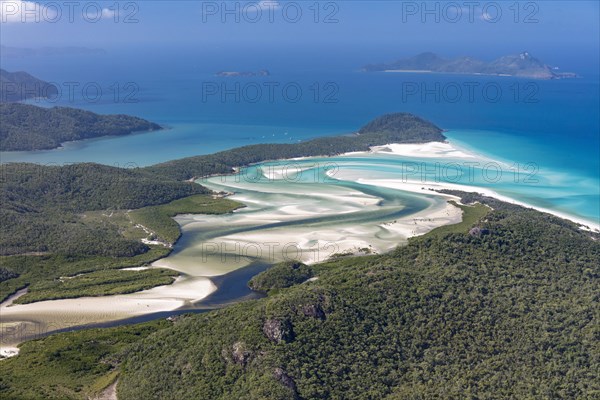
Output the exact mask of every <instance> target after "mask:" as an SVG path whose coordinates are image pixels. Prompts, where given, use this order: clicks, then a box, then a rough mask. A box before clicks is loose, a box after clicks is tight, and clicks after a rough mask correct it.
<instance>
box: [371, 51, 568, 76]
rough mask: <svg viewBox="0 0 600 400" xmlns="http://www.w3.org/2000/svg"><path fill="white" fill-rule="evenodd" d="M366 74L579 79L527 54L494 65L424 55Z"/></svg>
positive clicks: (378, 68) (380, 66) (468, 59)
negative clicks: (397, 73)
mask: <svg viewBox="0 0 600 400" xmlns="http://www.w3.org/2000/svg"><path fill="white" fill-rule="evenodd" d="M363 71H365V72H376V71H383V72H429V73H440V74H464V75H495V76H514V77H518V78H530V79H564V78H577V77H578V76H577V74H574V73H571V72H558V68H556V67H551V66H549V65H546V64H544V63H543V62H542V61H540V60H538V59H537V58H535V57H533V56H531V54H529V53H528V52H526V51H524V52H522V53H520V54H517V55H509V56H504V57H500V58H498V59H496V60H494V61H491V62H485V61H481V60H477V59H474V58H472V57H459V58H455V59H444V58H442V57H440V56H438V55H437V54H434V53H421V54H419V55H416V56H414V57H411V58H406V59H401V60H398V61H395V62H393V63H389V64H370V65H367V66H365V67H363Z"/></svg>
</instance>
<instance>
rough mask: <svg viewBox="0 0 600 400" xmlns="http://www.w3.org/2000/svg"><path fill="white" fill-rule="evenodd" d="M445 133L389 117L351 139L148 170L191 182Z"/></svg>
mask: <svg viewBox="0 0 600 400" xmlns="http://www.w3.org/2000/svg"><path fill="white" fill-rule="evenodd" d="M445 139H446V137H445V136H444V135H443V134H442V130H441V129H440V128H438V127H437V126H435V125H434V124H432V123H431V122H428V121H425V120H424V119H421V118H419V117H417V116H415V115H412V114H407V113H395V114H387V115H383V116H381V117H378V118H376V119H374V120H373V121H371V122H370V123H369V124H367V125H366V126H364V127H363V128H362V129H361V130H360V131H359V132H358V133H356V134H353V135H348V136H334V137H322V138H317V139H312V140H308V141H306V142H301V143H294V144H257V145H252V146H245V147H240V148H237V149H232V150H227V151H222V152H220V153H215V154H210V155H204V156H196V157H189V158H184V159H181V160H174V161H168V162H166V163H162V164H158V165H153V166H151V167H148V168H146V169H147V170H148V171H150V172H152V173H156V174H159V175H163V176H168V177H170V178H173V179H178V180H187V179H191V178H199V177H202V176H208V175H212V174H224V173H230V172H232V169H233V168H236V167H242V166H245V165H248V164H252V163H257V162H261V161H267V160H275V159H289V158H294V157H309V156H331V155H336V154H341V153H347V152H350V151H368V150H369V148H370V147H371V146H378V145H384V144H389V143H425V142H432V141H443V140H445Z"/></svg>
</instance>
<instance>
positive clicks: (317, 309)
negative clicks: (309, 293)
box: [302, 304, 326, 321]
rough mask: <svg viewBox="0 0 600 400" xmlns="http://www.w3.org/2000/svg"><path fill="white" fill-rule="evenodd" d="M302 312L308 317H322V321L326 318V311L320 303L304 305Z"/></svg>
mask: <svg viewBox="0 0 600 400" xmlns="http://www.w3.org/2000/svg"><path fill="white" fill-rule="evenodd" d="M302 313H303V314H304V315H305V316H307V317H312V318H316V319H320V320H321V321H324V320H325V318H326V316H325V311H323V308H321V305H320V304H306V305H304V306H302Z"/></svg>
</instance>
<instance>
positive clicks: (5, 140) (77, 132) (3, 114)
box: [0, 103, 162, 151]
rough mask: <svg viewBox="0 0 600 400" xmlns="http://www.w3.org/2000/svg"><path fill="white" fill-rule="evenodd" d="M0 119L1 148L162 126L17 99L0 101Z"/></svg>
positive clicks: (41, 146) (57, 144) (37, 146)
mask: <svg viewBox="0 0 600 400" xmlns="http://www.w3.org/2000/svg"><path fill="white" fill-rule="evenodd" d="M0 120H1V121H2V123H1V124H0V150H2V151H26V150H46V149H54V148H57V147H60V145H61V143H64V142H68V141H72V140H82V139H90V138H95V137H100V136H122V135H127V134H130V133H133V132H141V131H154V130H158V129H162V128H161V127H160V126H159V125H157V124H154V123H152V122H148V121H146V120H143V119H141V118H137V117H131V116H128V115H99V114H95V113H93V112H90V111H84V110H79V109H75V108H67V107H54V108H43V107H36V106H32V105H28V104H20V103H3V104H0Z"/></svg>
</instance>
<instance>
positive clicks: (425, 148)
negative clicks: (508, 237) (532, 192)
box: [330, 142, 600, 232]
mask: <svg viewBox="0 0 600 400" xmlns="http://www.w3.org/2000/svg"><path fill="white" fill-rule="evenodd" d="M371 152H372V153H386V154H393V155H397V156H400V157H415V158H449V159H454V158H458V159H467V160H476V159H479V160H482V161H487V160H489V158H487V157H485V156H480V155H477V154H475V153H473V152H470V151H469V150H465V149H462V148H460V147H459V146H456V145H455V144H452V143H449V142H444V143H441V142H430V143H424V144H398V143H391V144H387V145H385V146H374V147H372V148H371ZM363 154H368V153H363ZM500 164H503V163H500ZM330 176H331V177H332V178H335V179H340V180H350V181H355V182H358V183H362V184H366V185H372V186H379V187H389V188H393V189H398V190H405V191H408V192H414V193H422V194H429V195H431V194H436V193H435V192H432V190H443V189H448V190H462V191H465V192H476V193H481V194H483V195H485V196H489V197H494V198H496V199H498V200H501V201H505V202H507V203H512V204H517V205H520V206H523V207H527V208H532V209H535V210H538V211H541V212H545V213H548V214H552V215H555V216H557V217H560V218H564V219H567V220H569V221H572V222H575V223H577V224H579V225H581V228H582V229H587V230H591V231H598V232H600V223H598V222H594V221H590V220H587V219H584V218H580V217H577V216H573V215H570V214H568V213H565V212H561V211H556V210H551V209H548V208H544V207H539V206H536V205H532V204H529V203H526V202H523V201H518V200H515V199H513V198H511V197H508V196H505V195H502V194H499V193H497V192H495V191H493V190H491V189H487V188H481V187H476V186H469V185H461V184H453V183H446V182H426V183H424V182H421V181H417V180H410V179H364V178H362V177H361V176H360V174H357V173H356V172H355V171H347V170H345V171H336V173H335V176H333V175H330Z"/></svg>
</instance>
